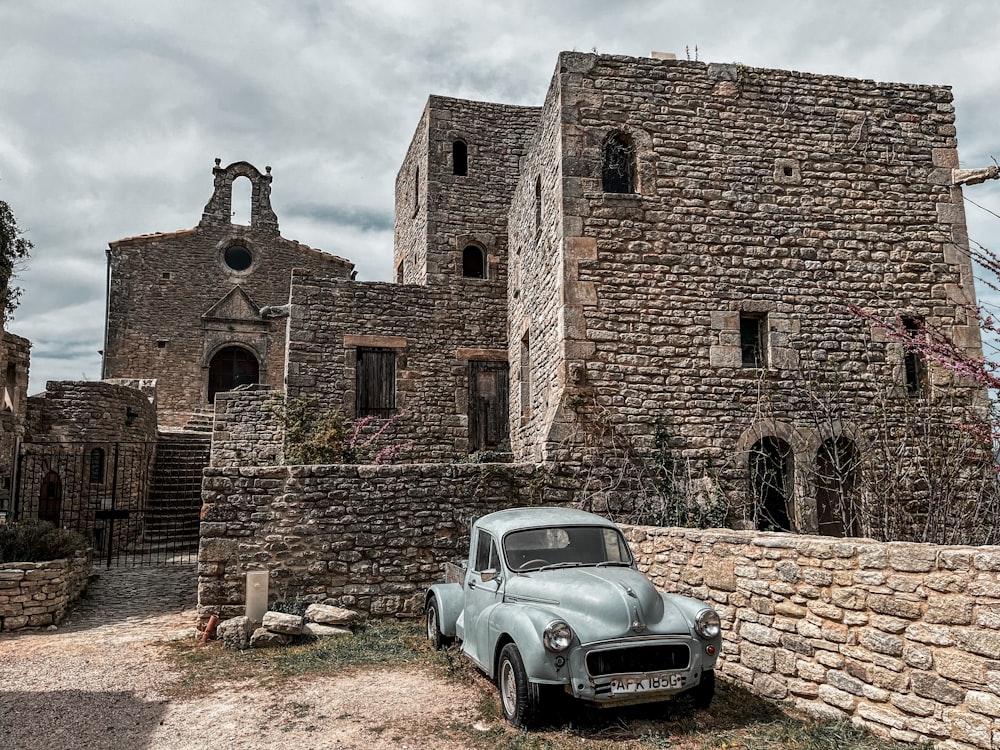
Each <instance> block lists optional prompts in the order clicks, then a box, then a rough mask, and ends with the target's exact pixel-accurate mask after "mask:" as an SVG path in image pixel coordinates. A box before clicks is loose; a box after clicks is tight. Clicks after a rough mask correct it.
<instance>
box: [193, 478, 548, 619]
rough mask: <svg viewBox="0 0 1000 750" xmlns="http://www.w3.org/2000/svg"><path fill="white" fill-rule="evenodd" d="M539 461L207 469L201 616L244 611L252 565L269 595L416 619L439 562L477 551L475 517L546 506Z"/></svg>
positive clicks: (436, 576) (200, 555) (200, 575)
mask: <svg viewBox="0 0 1000 750" xmlns="http://www.w3.org/2000/svg"><path fill="white" fill-rule="evenodd" d="M541 484H542V479H541V477H540V476H539V475H538V474H537V473H536V468H535V467H534V466H526V465H516V464H439V465H434V466H431V465H395V466H287V467H259V468H235V467H233V468H225V469H219V468H209V469H206V470H205V480H204V489H203V499H204V501H205V506H204V512H203V515H202V518H203V520H202V524H201V545H200V548H199V552H198V610H199V615H200V617H202V618H203V619H204V618H207V617H208V616H209V615H211V614H218V615H220V616H221V617H222V618H224V619H225V618H229V617H235V616H238V615H242V614H243V613H244V606H245V601H246V593H245V580H246V572H247V571H248V570H269V571H270V584H269V597H270V599H271V601H274V600H276V599H279V598H283V597H294V596H299V597H304V598H307V599H309V600H312V601H324V600H327V599H330V600H333V601H334V602H336V603H337V604H340V605H342V606H345V607H349V608H351V609H355V610H358V611H361V612H365V613H368V614H371V615H417V614H419V613H420V612H421V611H422V607H423V595H424V593H425V591H426V589H427V587H428V586H429V585H430V584H431V583H436V582H438V581H439V580H440V578H441V566H442V564H443V563H445V562H454V561H455V560H456V559H458V558H460V557H463V556H464V555H466V554H468V543H469V528H470V526H471V522H472V520H473V519H474V518H477V517H478V516H480V515H483V514H485V513H488V512H490V511H493V510H499V509H501V508H505V507H512V506H520V505H532V504H537V503H538V502H539V501H540V498H541V495H542V487H541Z"/></svg>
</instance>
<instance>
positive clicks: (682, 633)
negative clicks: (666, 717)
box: [425, 508, 722, 727]
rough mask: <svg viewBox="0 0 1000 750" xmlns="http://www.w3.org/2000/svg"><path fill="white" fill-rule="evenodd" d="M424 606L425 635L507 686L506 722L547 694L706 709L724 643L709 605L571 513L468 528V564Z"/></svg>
mask: <svg viewBox="0 0 1000 750" xmlns="http://www.w3.org/2000/svg"><path fill="white" fill-rule="evenodd" d="M449 568H450V569H451V570H450V571H448V572H447V574H446V579H447V582H446V583H440V584H436V585H434V586H432V587H431V588H430V590H429V591H428V592H427V598H426V606H425V613H426V625H427V637H428V638H429V639H430V640H431V641H432V642H433V643H434V645H435V646H436V647H438V648H440V647H442V646H445V645H448V644H449V643H451V641H453V640H455V639H458V640H460V641H461V648H462V652H463V653H465V654H466V655H467V656H468V657H469V658H471V659H472V660H473V661H474V662H475V663H476V664H477V665H478V666H479V668H480V669H482V670H483V671H484V672H485V673H486V674H487V675H489V677H490V678H492V679H495V680H496V681H497V684H498V686H499V688H500V698H501V704H502V706H503V714H504V718H506V719H507V721H509V722H510V723H511V724H513V725H514V726H517V727H530V726H532V725H534V724H536V723H537V722H538V720H539V718H540V709H541V706H542V703H543V700H544V695H545V693H546V691H548V690H564V691H566V692H567V693H570V694H571V695H573V696H574V697H576V698H579V699H581V700H584V701H588V702H591V703H593V704H595V705H598V706H619V705H625V704H631V703H648V702H653V701H662V700H667V699H670V698H673V697H675V696H677V695H679V694H688V695H690V696H691V698H692V699H693V703H694V705H695V707H698V708H705V707H707V706H708V705H709V703H710V702H711V700H712V695H713V694H714V691H715V671H714V669H715V663H716V660H717V659H718V656H719V650H720V648H721V646H722V633H721V626H720V621H719V615H718V614H717V613H716V612H715V610H713V609H712V608H711V607H709V606H708V605H706V604H704V603H702V602H699V601H697V600H695V599H689V598H686V597H683V596H675V595H672V594H664V593H662V592H659V591H657V590H656V589H655V588H654V587H653V584H652V583H650V582H649V580H648V579H647V578H646V577H645V576H644V575H643V574H642V573H640V572H639V571H638V570H636V567H635V561H634V560H633V558H632V553H631V552H630V551H629V548H628V543H627V542H626V541H625V537H624V536H623V535H622V533H621V531H620V530H619V529H618V527H617V526H615V525H614V524H613V523H611V522H610V521H608V520H607V519H605V518H601V517H600V516H595V515H593V514H591V513H584V512H582V511H578V510H572V509H567V508H519V509H514V510H502V511H499V512H497V513H491V514H489V515H487V516H483V517H482V518H480V519H479V520H478V521H476V523H475V524H473V526H472V539H471V544H470V549H469V560H468V562H467V563H464V564H463V565H461V566H454V565H452V566H449Z"/></svg>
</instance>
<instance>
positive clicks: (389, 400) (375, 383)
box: [354, 347, 396, 419]
mask: <svg viewBox="0 0 1000 750" xmlns="http://www.w3.org/2000/svg"><path fill="white" fill-rule="evenodd" d="M356 372H357V374H356V380H355V393H356V394H357V395H356V397H355V406H354V413H355V415H356V416H357V417H378V418H379V419H387V418H388V417H391V416H392V415H393V414H395V413H396V350H395V349H375V348H369V347H361V348H359V349H358V356H357V370H356Z"/></svg>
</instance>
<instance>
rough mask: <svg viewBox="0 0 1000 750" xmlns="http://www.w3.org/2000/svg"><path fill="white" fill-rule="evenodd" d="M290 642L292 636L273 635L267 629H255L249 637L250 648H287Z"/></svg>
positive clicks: (273, 633)
mask: <svg viewBox="0 0 1000 750" xmlns="http://www.w3.org/2000/svg"><path fill="white" fill-rule="evenodd" d="M291 642H292V636H290V635H285V634H283V633H275V632H273V631H271V630H268V629H267V628H257V629H256V630H255V631H254V632H253V635H251V636H250V648H273V647H275V646H287V645H288V644H289V643H291Z"/></svg>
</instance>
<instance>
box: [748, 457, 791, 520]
mask: <svg viewBox="0 0 1000 750" xmlns="http://www.w3.org/2000/svg"><path fill="white" fill-rule="evenodd" d="M749 468H750V492H751V496H752V497H753V501H754V507H755V509H756V513H755V515H756V517H757V528H758V529H759V530H761V531H791V528H792V527H791V523H790V521H789V513H788V509H789V505H790V503H789V500H790V498H791V496H792V487H793V482H792V471H793V457H792V447H791V446H790V445H789V444H788V443H787V442H785V441H784V440H782V439H781V438H777V437H765V438H761V439H760V440H758V441H757V442H756V443H754V444H753V447H752V448H751V449H750V467H749Z"/></svg>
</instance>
